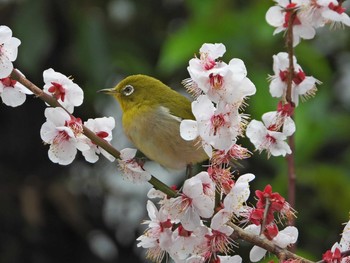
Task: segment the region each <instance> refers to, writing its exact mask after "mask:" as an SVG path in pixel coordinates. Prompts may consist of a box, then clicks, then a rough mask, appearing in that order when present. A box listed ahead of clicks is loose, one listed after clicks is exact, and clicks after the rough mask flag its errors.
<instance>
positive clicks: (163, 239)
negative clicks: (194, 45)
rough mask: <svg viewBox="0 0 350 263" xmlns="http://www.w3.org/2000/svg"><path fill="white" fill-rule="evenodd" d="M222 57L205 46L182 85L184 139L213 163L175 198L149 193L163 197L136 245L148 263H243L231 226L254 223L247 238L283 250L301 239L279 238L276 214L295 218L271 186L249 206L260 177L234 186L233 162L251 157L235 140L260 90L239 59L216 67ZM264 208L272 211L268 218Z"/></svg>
mask: <svg viewBox="0 0 350 263" xmlns="http://www.w3.org/2000/svg"><path fill="white" fill-rule="evenodd" d="M224 52H225V46H224V45H223V44H204V45H203V46H202V47H201V49H200V57H199V58H194V59H191V60H190V62H189V67H188V71H189V74H190V76H191V78H190V79H187V80H185V86H186V88H187V89H188V90H189V91H190V93H192V94H194V95H195V100H194V101H193V102H192V112H193V114H194V116H195V120H183V121H182V122H181V124H180V134H181V136H182V138H184V139H185V140H195V139H198V138H199V139H200V141H201V143H202V146H203V148H204V149H205V151H206V153H207V154H208V156H209V157H210V162H211V164H210V166H209V167H208V169H207V171H204V172H200V173H199V174H197V175H195V176H193V177H191V178H189V179H187V180H186V181H185V182H184V185H183V187H182V189H181V191H178V192H177V196H176V197H173V198H168V197H167V196H166V195H164V194H162V193H160V192H159V191H156V190H154V189H153V190H151V192H150V194H149V197H150V198H155V197H158V198H160V201H159V203H158V204H159V209H157V208H156V206H155V204H154V203H153V202H151V201H149V202H148V204H147V210H148V214H149V218H150V220H149V221H146V222H145V223H146V224H148V228H147V229H146V231H145V232H144V234H143V235H141V236H140V237H139V238H138V241H139V243H138V246H141V247H144V248H147V249H148V250H147V257H148V258H149V259H151V260H153V261H155V262H161V261H162V259H163V257H164V255H165V254H168V255H169V256H170V257H171V258H172V259H173V260H174V261H175V262H186V263H189V262H197V263H200V262H232V263H233V262H241V261H242V259H241V257H240V256H238V255H235V256H232V254H233V252H234V247H235V246H236V243H235V241H234V238H233V235H232V234H233V232H234V228H233V224H243V225H247V224H248V223H250V225H248V226H247V228H246V231H247V232H248V233H250V234H252V235H257V236H259V235H263V236H265V237H266V238H267V239H269V240H271V241H272V242H275V243H276V244H277V245H279V246H281V247H283V248H285V247H287V246H288V245H290V244H292V243H294V242H296V239H297V235H298V231H297V229H296V228H294V227H287V228H286V229H284V230H282V231H279V230H278V226H277V224H276V220H275V216H276V215H278V216H279V217H278V218H281V217H282V216H281V215H287V214H288V215H290V214H292V212H291V208H290V206H289V205H288V203H287V202H286V201H285V200H284V199H283V198H282V197H281V196H280V195H279V194H278V193H272V190H271V188H268V187H267V188H266V189H265V190H264V192H261V191H258V192H257V196H258V198H259V201H258V203H257V207H256V208H252V207H250V206H248V205H247V204H246V203H247V200H248V198H249V196H250V188H249V183H250V182H251V181H252V180H253V179H254V178H255V176H254V175H253V174H250V173H248V174H244V175H241V176H239V177H238V178H237V180H234V177H233V175H232V173H231V167H230V161H231V160H232V159H235V160H239V159H243V158H247V157H249V151H248V150H247V149H245V148H243V147H241V146H240V145H238V144H237V137H239V136H242V135H243V132H244V129H245V126H246V117H245V116H244V115H243V114H242V113H240V110H241V108H242V105H244V101H245V99H246V97H247V96H249V95H253V94H254V93H255V91H256V89H255V86H254V84H253V83H252V82H251V81H250V80H249V79H248V78H247V71H246V68H245V66H244V63H243V62H242V61H241V60H240V59H237V58H235V59H232V60H231V61H230V62H229V63H228V64H226V63H225V62H222V61H219V60H218V58H219V57H221V56H222V55H223V54H224ZM286 114H287V113H286V109H284V108H283V110H282V109H281V112H280V113H279V116H278V117H279V121H280V122H284V121H286V122H288V121H289V120H288V119H287V118H288V117H287V116H286ZM275 117H277V116H275ZM279 127H281V125H280V126H279ZM285 129H287V126H286V128H285ZM294 129H295V128H294ZM276 130H277V127H276ZM267 202H268V203H269V206H268V208H266V209H269V210H268V212H267V213H264V210H265V206H266V203H267ZM270 204H272V205H270ZM260 211H263V213H259V212H260ZM266 214H267V215H268V218H265V217H266ZM259 216H260V217H259ZM263 221H264V223H263V225H262V222H263ZM280 221H281V220H280ZM258 222H259V223H258ZM258 229H259V231H258V232H257V231H256V230H258ZM260 229H262V232H261V233H260ZM259 249H260V250H259ZM261 251H265V250H263V249H262V248H260V247H254V248H253V250H252V253H251V260H256V261H257V260H260V259H261V258H262V257H263V256H264V254H265V253H264V254H262V253H261ZM265 252H266V251H265Z"/></svg>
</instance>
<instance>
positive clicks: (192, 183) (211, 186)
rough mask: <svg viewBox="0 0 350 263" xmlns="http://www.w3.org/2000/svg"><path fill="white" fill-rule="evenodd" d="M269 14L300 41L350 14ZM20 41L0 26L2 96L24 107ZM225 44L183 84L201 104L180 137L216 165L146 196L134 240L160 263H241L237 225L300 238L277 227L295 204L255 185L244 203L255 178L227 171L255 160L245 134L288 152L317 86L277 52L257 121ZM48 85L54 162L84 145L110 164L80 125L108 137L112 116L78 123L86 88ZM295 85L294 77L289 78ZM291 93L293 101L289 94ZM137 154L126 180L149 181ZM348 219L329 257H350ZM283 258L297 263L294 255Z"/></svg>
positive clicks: (244, 80) (280, 1)
mask: <svg viewBox="0 0 350 263" xmlns="http://www.w3.org/2000/svg"><path fill="white" fill-rule="evenodd" d="M275 2H276V6H274V7H271V8H270V9H269V10H268V12H267V14H266V19H267V21H268V23H269V24H271V25H272V26H275V27H276V30H275V33H278V32H281V31H284V30H287V29H288V27H289V25H290V23H292V25H293V36H294V46H295V45H297V44H298V43H299V42H300V39H301V38H303V39H310V38H313V37H314V35H315V28H318V27H322V26H324V25H325V24H327V23H341V24H344V25H347V26H349V25H350V18H349V17H348V16H347V15H346V14H345V13H344V11H345V9H344V8H343V7H342V1H339V2H338V1H336V0H294V1H289V0H275ZM19 45H20V41H19V40H18V39H17V38H14V37H12V32H11V30H10V29H9V28H8V27H6V26H0V96H1V98H2V101H3V102H4V103H5V104H6V105H9V106H13V107H15V106H18V105H20V104H22V103H23V102H24V101H25V94H30V92H29V91H27V89H26V88H25V87H24V86H22V85H21V84H19V83H17V82H16V81H15V80H12V79H11V78H10V74H11V72H12V70H13V65H12V62H13V61H14V60H15V59H16V57H17V48H18V46H19ZM225 52H226V48H225V46H224V45H223V44H204V45H203V46H202V47H201V48H200V56H199V57H195V58H193V59H191V60H190V62H189V66H188V72H189V74H190V78H189V79H187V80H185V81H184V84H185V87H186V88H187V89H188V90H189V92H190V93H191V94H193V95H194V97H195V100H194V101H193V102H192V105H191V106H192V112H193V115H194V117H195V120H183V121H182V122H181V124H180V134H181V137H182V138H183V139H184V140H188V141H190V140H199V141H200V142H201V145H202V147H203V149H204V150H205V152H206V153H207V155H208V156H209V157H210V166H209V167H208V169H207V171H203V172H200V173H199V174H197V175H195V176H193V177H191V178H189V179H187V180H186V181H185V182H184V185H183V187H182V188H181V190H179V191H177V194H176V196H175V197H168V196H167V195H165V194H164V193H162V192H160V191H158V190H155V189H152V190H151V191H150V192H149V194H148V197H149V198H151V199H154V198H158V199H159V201H158V203H157V205H158V207H159V208H157V206H156V205H155V203H154V202H151V201H148V203H147V211H148V215H149V218H150V220H148V221H146V222H145V224H147V225H148V228H147V229H146V230H145V232H144V234H143V235H141V236H140V237H139V238H138V239H137V240H138V241H139V243H138V246H139V247H144V248H147V257H148V258H149V259H151V260H153V261H155V262H162V259H163V258H164V256H165V255H169V256H170V257H171V258H172V259H173V260H174V262H176V263H202V262H215V263H219V262H225V263H236V262H237V263H240V262H242V258H241V257H240V256H238V255H234V256H232V254H234V247H235V246H237V244H236V243H235V240H234V227H235V226H237V225H241V226H244V231H246V233H248V234H251V235H255V236H260V237H262V238H265V239H267V240H270V241H271V242H273V243H274V244H276V245H277V246H279V247H281V248H286V247H288V246H290V245H291V244H294V243H295V242H296V241H297V238H298V230H297V229H296V228H295V227H293V226H288V227H285V228H284V229H282V230H279V225H281V224H283V223H284V221H285V220H286V219H290V217H293V216H294V213H293V210H292V208H291V207H290V205H289V204H288V203H287V202H286V201H285V199H284V198H283V197H281V196H280V195H279V194H278V193H275V192H272V187H271V186H270V185H268V186H266V187H265V189H264V190H263V191H259V190H258V191H256V192H255V195H256V198H257V203H256V206H255V207H251V206H248V205H247V202H248V198H249V197H250V186H249V183H250V182H251V181H252V180H253V179H254V178H255V176H254V175H253V174H250V173H247V174H244V175H241V176H239V177H238V178H237V179H236V180H235V179H234V176H233V175H232V173H231V167H230V161H231V160H232V159H235V160H240V159H244V158H247V157H249V156H250V152H249V151H248V150H247V149H246V148H244V147H242V146H240V145H239V144H237V140H238V138H239V137H242V136H244V133H246V135H247V137H249V139H250V140H251V141H252V143H253V144H254V145H255V147H256V149H257V150H258V151H260V152H261V151H264V150H265V151H267V153H268V156H270V155H272V156H280V155H282V156H285V155H286V154H290V153H291V149H290V147H289V145H288V144H287V143H286V142H285V140H286V139H287V137H288V136H291V135H292V134H293V133H294V132H295V129H296V127H295V123H294V121H293V119H292V118H291V116H292V115H293V111H294V108H295V107H296V106H298V103H299V96H301V98H308V97H310V96H313V95H314V94H315V92H316V84H319V83H320V82H319V81H318V80H317V79H315V78H314V77H311V76H306V74H305V73H304V71H303V70H302V68H301V67H300V66H299V65H298V64H297V61H296V58H295V57H293V58H292V60H293V61H292V64H293V67H292V69H293V72H292V70H291V66H290V65H291V63H290V56H289V55H288V54H287V53H283V52H281V53H278V54H277V55H274V56H273V71H274V75H273V76H270V81H271V82H270V93H271V95H272V96H273V97H277V98H280V102H279V103H278V107H277V110H276V111H273V112H267V113H265V114H264V115H263V116H262V122H260V121H257V120H252V121H251V122H250V123H249V124H248V121H247V116H246V115H244V114H243V113H242V112H241V110H242V108H243V107H244V106H245V101H246V99H247V97H248V96H251V95H253V94H255V92H256V88H255V86H254V84H253V83H252V82H251V81H250V80H249V78H248V77H247V70H246V67H245V65H244V63H243V61H242V60H240V59H237V58H234V59H232V60H230V61H229V63H225V62H223V61H221V60H219V58H220V57H222V56H223V55H224V53H225ZM43 77H44V82H45V85H44V87H43V91H44V92H45V93H47V94H50V95H51V96H53V97H54V98H55V99H56V100H57V101H58V102H59V103H60V104H61V105H62V107H63V108H61V107H56V108H51V107H49V108H47V109H46V110H45V117H46V122H45V123H44V124H43V125H42V127H41V130H40V135H41V138H42V139H43V141H44V142H45V143H47V144H50V148H49V152H48V154H49V158H50V160H51V161H52V162H54V163H59V164H62V165H67V164H70V163H71V162H72V161H73V160H74V158H75V156H76V154H77V152H78V150H79V151H81V152H82V155H83V156H84V157H85V159H86V160H87V161H88V162H91V163H94V162H96V161H97V160H98V158H99V154H103V155H104V156H105V157H106V158H108V159H109V160H110V161H114V157H113V156H111V155H110V154H109V153H107V152H106V151H105V150H104V149H102V148H101V147H99V146H97V145H96V144H94V143H93V142H92V141H91V140H90V139H89V138H88V137H86V136H85V135H84V132H83V130H84V128H83V125H84V126H85V127H87V128H89V129H90V130H91V131H92V132H94V133H95V134H96V135H97V136H98V137H100V138H102V139H104V140H105V141H107V142H110V141H111V139H112V129H113V128H114V126H115V121H114V119H113V118H112V117H109V118H106V117H104V118H97V119H89V120H88V121H86V122H84V124H83V122H82V120H81V119H79V118H75V117H74V116H73V115H72V113H73V111H74V107H76V106H80V105H81V104H82V102H83V97H84V94H83V91H82V89H81V88H80V87H79V86H78V85H77V84H76V83H74V82H73V81H72V79H70V78H68V77H66V76H65V75H63V74H61V73H59V72H55V71H54V70H53V69H48V70H45V71H44V73H43ZM290 82H291V83H290ZM287 98H288V99H287ZM135 154H136V150H134V149H128V148H127V149H124V150H122V151H121V152H120V159H119V160H118V164H119V167H120V168H121V169H122V171H123V173H124V175H125V176H126V178H128V179H129V180H131V181H133V182H145V181H148V180H150V179H151V175H150V174H149V173H148V172H147V171H145V170H144V169H143V163H142V162H140V161H138V160H137V159H135ZM349 224H350V223H348V224H347V225H346V227H345V229H344V232H343V236H342V239H341V240H340V243H339V244H338V243H336V244H335V245H334V246H333V247H332V249H331V250H329V251H327V252H326V253H325V254H324V256H323V259H324V260H325V261H326V262H330V263H333V262H337V263H339V262H341V263H343V262H347V261H346V259H344V258H342V255H341V252H344V251H347V250H349V249H350V230H349V229H350V226H349ZM265 254H266V250H265V249H263V248H261V247H259V246H254V247H253V248H252V250H251V252H250V260H251V261H252V262H257V261H259V260H261V259H262V258H263V257H264V255H265ZM286 262H292V261H290V260H288V261H286Z"/></svg>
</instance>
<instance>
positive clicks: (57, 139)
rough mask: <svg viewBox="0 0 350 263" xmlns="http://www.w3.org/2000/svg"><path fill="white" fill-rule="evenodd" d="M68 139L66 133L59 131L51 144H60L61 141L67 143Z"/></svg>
mask: <svg viewBox="0 0 350 263" xmlns="http://www.w3.org/2000/svg"><path fill="white" fill-rule="evenodd" d="M69 138H70V136H69V134H68V133H67V132H66V131H59V132H58V134H57V135H56V137H55V138H54V139H53V144H60V143H61V142H63V141H68V140H69Z"/></svg>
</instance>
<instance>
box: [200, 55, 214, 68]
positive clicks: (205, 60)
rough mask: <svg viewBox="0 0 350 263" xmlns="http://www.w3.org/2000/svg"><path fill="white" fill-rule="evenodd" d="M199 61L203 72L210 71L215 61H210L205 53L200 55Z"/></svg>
mask: <svg viewBox="0 0 350 263" xmlns="http://www.w3.org/2000/svg"><path fill="white" fill-rule="evenodd" d="M200 60H201V62H202V65H203V68H204V69H205V70H210V69H212V68H213V67H215V65H216V62H215V60H214V59H211V58H210V57H209V56H208V54H207V53H201V57H200Z"/></svg>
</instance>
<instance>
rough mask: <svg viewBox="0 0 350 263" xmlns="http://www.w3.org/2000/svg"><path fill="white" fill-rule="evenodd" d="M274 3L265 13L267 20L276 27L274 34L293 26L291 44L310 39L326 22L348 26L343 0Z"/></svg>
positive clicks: (280, 1) (278, 0) (287, 0)
mask: <svg viewBox="0 0 350 263" xmlns="http://www.w3.org/2000/svg"><path fill="white" fill-rule="evenodd" d="M274 1H275V2H276V5H275V6H273V7H271V8H270V9H269V10H268V11H267V13H266V20H267V22H268V23H269V24H270V25H271V26H273V27H276V29H275V31H274V34H277V33H280V32H282V31H285V30H287V29H288V25H289V23H292V26H293V45H294V46H296V45H298V44H299V43H300V40H301V39H312V38H314V36H315V34H316V29H317V28H320V27H323V26H324V25H326V24H331V25H334V24H340V25H346V26H350V17H349V16H348V15H347V14H346V13H345V8H344V7H343V6H342V3H343V1H337V0H292V1H289V0H274Z"/></svg>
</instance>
